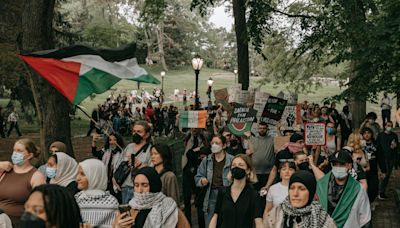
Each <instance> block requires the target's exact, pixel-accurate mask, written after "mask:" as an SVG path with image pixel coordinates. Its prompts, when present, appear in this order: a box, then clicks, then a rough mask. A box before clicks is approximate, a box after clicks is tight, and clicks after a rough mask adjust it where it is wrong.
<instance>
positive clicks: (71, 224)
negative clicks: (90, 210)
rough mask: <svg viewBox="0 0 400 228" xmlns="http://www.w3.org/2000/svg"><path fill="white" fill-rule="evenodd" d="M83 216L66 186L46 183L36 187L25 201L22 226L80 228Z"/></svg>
mask: <svg viewBox="0 0 400 228" xmlns="http://www.w3.org/2000/svg"><path fill="white" fill-rule="evenodd" d="M81 223H82V218H81V214H80V211H79V207H78V204H77V203H76V201H75V199H74V197H73V195H71V193H70V192H69V191H68V190H67V189H66V188H64V187H62V186H59V185H55V184H46V185H40V186H37V187H35V188H34V189H33V190H32V193H31V194H30V196H29V198H28V200H27V201H26V203H25V212H24V213H23V214H22V216H21V224H20V227H21V228H45V227H57V228H79V227H82V228H83V227H84V226H81Z"/></svg>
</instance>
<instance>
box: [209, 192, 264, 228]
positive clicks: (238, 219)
mask: <svg viewBox="0 0 400 228" xmlns="http://www.w3.org/2000/svg"><path fill="white" fill-rule="evenodd" d="M261 200H262V199H261V198H260V196H259V194H258V193H257V191H256V190H254V189H253V187H251V186H250V185H246V187H244V189H243V191H242V192H241V193H240V195H239V197H238V199H237V200H236V203H235V202H233V199H232V196H231V187H225V188H222V189H220V190H219V191H218V197H217V203H216V206H215V211H214V213H215V214H217V215H218V220H217V227H219V228H224V227H226V228H233V227H238V228H252V227H253V224H254V219H256V218H262V216H263V211H264V208H262V204H261Z"/></svg>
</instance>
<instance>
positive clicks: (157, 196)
mask: <svg viewBox="0 0 400 228" xmlns="http://www.w3.org/2000/svg"><path fill="white" fill-rule="evenodd" d="M133 183H134V186H135V187H134V197H133V198H132V199H131V200H130V201H129V206H130V207H131V209H130V210H129V211H128V212H124V213H122V214H119V213H118V215H117V218H116V220H115V222H114V227H116V228H122V227H133V228H139V227H140V228H141V227H144V228H161V227H165V228H167V227H168V228H170V227H171V228H172V227H176V226H177V224H178V214H179V209H178V207H177V205H176V203H175V201H174V200H173V199H172V198H170V197H166V196H165V195H164V194H163V193H162V192H161V188H162V186H161V185H162V184H161V179H160V175H159V174H158V173H157V172H156V171H155V169H154V168H151V167H144V168H141V169H139V170H137V172H136V173H135V175H134V177H133Z"/></svg>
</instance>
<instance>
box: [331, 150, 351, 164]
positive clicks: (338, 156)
mask: <svg viewBox="0 0 400 228" xmlns="http://www.w3.org/2000/svg"><path fill="white" fill-rule="evenodd" d="M329 161H330V162H331V163H334V162H338V163H343V164H345V163H353V158H352V157H351V154H350V153H349V151H348V150H345V149H341V150H339V151H338V152H337V153H335V154H332V155H331V157H330V158H329Z"/></svg>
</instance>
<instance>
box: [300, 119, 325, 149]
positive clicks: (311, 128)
mask: <svg viewBox="0 0 400 228" xmlns="http://www.w3.org/2000/svg"><path fill="white" fill-rule="evenodd" d="M325 131H326V125H325V123H305V125H304V143H305V144H306V145H310V146H324V145H325V144H326V134H325Z"/></svg>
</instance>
